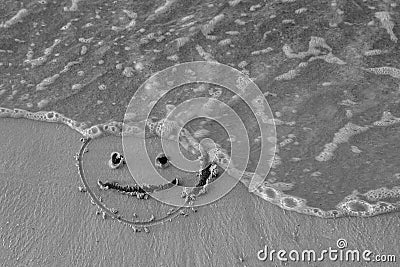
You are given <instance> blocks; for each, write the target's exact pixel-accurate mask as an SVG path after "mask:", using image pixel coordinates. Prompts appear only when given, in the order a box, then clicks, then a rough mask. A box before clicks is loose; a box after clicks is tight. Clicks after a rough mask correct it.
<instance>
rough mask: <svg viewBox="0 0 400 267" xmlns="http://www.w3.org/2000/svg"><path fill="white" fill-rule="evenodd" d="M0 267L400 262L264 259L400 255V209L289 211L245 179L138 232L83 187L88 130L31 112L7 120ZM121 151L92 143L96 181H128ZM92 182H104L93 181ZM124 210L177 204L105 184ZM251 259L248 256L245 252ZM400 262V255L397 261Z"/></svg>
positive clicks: (1, 164) (0, 146) (110, 140)
mask: <svg viewBox="0 0 400 267" xmlns="http://www.w3.org/2000/svg"><path fill="white" fill-rule="evenodd" d="M0 132H1V141H0V151H1V153H0V181H1V184H2V187H1V189H0V241H1V244H0V265H1V266H27V265H29V266H66V265H68V266H71V265H76V266H92V265H93V266H244V265H246V266H275V265H276V266H280V265H287V266H346V265H349V266H350V265H351V266H397V265H396V263H386V264H378V263H371V264H368V265H367V264H366V263H365V262H364V263H358V264H354V263H352V264H350V263H344V262H335V263H333V262H330V261H328V260H325V261H323V262H316V263H310V264H307V263H293V262H288V263H286V264H284V263H280V262H277V261H275V262H274V263H271V262H268V261H266V262H261V261H259V260H258V259H257V251H259V250H260V249H262V248H263V247H264V246H265V245H268V247H270V248H271V249H276V250H279V249H285V250H287V251H290V250H291V249H297V250H303V249H315V250H317V251H321V250H323V249H328V248H329V247H332V248H336V241H337V240H338V239H339V238H345V239H346V240H347V242H348V244H349V249H360V250H364V249H369V250H371V251H373V252H374V253H380V254H395V255H396V256H397V262H399V261H400V241H399V236H400V215H399V214H398V213H392V214H387V215H382V216H377V217H372V218H341V219H336V220H333V219H331V220H324V219H320V218H316V217H311V216H307V215H301V214H297V213H294V212H284V211H283V210H282V209H280V208H278V207H276V206H273V205H272V204H269V203H267V202H266V201H265V200H263V199H261V198H259V197H257V196H255V195H252V194H250V193H248V192H247V191H246V188H245V187H244V186H243V185H242V184H240V183H239V184H238V185H237V186H236V187H235V188H234V189H233V190H232V191H231V192H230V193H229V194H228V195H226V196H225V197H223V198H222V199H220V200H219V201H218V202H216V203H213V204H211V205H209V206H206V207H202V208H200V209H199V210H198V212H197V213H193V212H189V216H187V217H184V216H179V217H177V218H175V219H173V220H172V222H167V223H164V224H161V225H158V226H155V227H152V228H150V232H149V233H144V232H141V233H134V232H133V230H132V229H131V228H129V227H127V226H125V225H123V224H121V223H118V222H117V221H115V220H112V219H107V220H103V219H102V218H101V216H99V215H96V206H94V205H92V204H91V203H90V199H89V197H88V194H85V193H81V192H79V191H78V186H80V185H81V182H80V178H79V175H78V172H77V168H76V166H75V163H76V162H75V160H74V157H73V156H74V154H75V153H77V152H78V150H79V147H80V145H81V143H80V141H79V139H80V136H79V135H78V134H77V133H75V132H73V131H72V130H71V129H69V128H68V127H66V126H63V125H56V124H50V123H42V122H33V121H28V120H22V119H21V120H15V119H1V120H0ZM111 151H122V149H121V140H120V138H116V137H106V138H102V139H99V140H95V141H93V143H92V144H91V145H90V147H89V152H88V153H87V154H86V155H87V156H86V158H85V162H84V166H85V167H86V169H85V171H86V174H87V175H88V177H91V178H89V183H90V184H93V185H95V182H96V181H97V179H99V178H101V179H104V180H107V179H108V180H113V179H115V180H123V179H126V180H127V181H128V182H129V181H130V180H129V179H130V178H129V174H128V173H127V171H126V170H121V171H111V170H109V169H108V168H107V158H108V156H109V154H110V152H111ZM94 190H97V188H95V189H94ZM97 192H98V193H99V194H103V195H102V197H103V201H104V202H105V203H107V205H109V206H114V205H115V207H116V208H118V209H119V210H120V212H121V214H122V215H123V216H126V217H129V213H133V212H136V213H137V214H138V216H139V218H143V219H145V218H149V217H150V215H151V214H154V215H155V216H156V217H157V216H161V215H162V214H165V212H166V211H167V210H168V208H169V207H167V206H165V205H161V204H159V203H158V202H156V201H154V200H147V201H146V200H138V199H135V198H129V197H127V196H122V195H118V194H116V193H115V192H109V191H107V192H99V191H98V190H97ZM241 258H242V259H243V261H242V260H241ZM397 264H398V263H397Z"/></svg>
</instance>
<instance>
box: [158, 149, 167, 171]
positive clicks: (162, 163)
mask: <svg viewBox="0 0 400 267" xmlns="http://www.w3.org/2000/svg"><path fill="white" fill-rule="evenodd" d="M155 165H156V166H157V167H159V168H162V169H164V168H167V167H168V166H169V159H168V157H167V156H166V155H165V154H164V153H160V154H158V156H157V157H156V162H155Z"/></svg>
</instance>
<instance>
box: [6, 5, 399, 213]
mask: <svg viewBox="0 0 400 267" xmlns="http://www.w3.org/2000/svg"><path fill="white" fill-rule="evenodd" d="M332 3H334V4H332ZM162 4H163V3H159V2H150V1H135V3H132V2H129V1H120V3H119V4H118V5H115V4H114V3H108V2H106V1H96V2H93V1H81V2H78V3H77V4H74V3H73V2H71V1H61V2H58V3H54V2H51V1H47V2H46V1H43V3H40V2H30V3H27V2H23V3H21V4H16V3H14V2H13V1H9V2H6V3H5V4H4V5H2V6H1V7H0V14H1V16H0V17H2V18H3V17H4V19H2V21H1V23H3V24H2V26H1V27H0V55H1V56H0V58H1V60H0V62H1V65H0V77H1V81H0V106H1V107H4V108H9V109H13V108H20V109H23V110H26V111H30V112H37V111H55V112H58V113H60V114H63V115H64V116H65V117H66V118H69V119H71V120H73V121H76V122H77V123H76V124H75V123H74V122H72V121H70V120H68V119H65V120H64V121H63V123H66V124H68V125H70V126H73V128H75V129H77V130H78V131H80V132H84V130H85V129H88V127H89V126H92V125H97V124H109V125H111V126H110V127H108V131H109V132H117V133H118V132H119V129H118V125H119V124H118V123H114V124H113V123H111V124H110V122H113V121H115V122H122V120H123V118H124V114H125V111H126V109H127V106H128V104H129V101H130V100H131V98H132V96H133V94H134V93H135V92H136V90H137V88H139V86H140V85H141V84H142V83H143V82H144V81H145V80H146V79H147V78H149V77H150V76H151V75H152V74H154V73H156V72H157V71H161V70H163V69H165V68H166V67H170V66H172V65H174V64H177V63H182V62H189V61H196V60H206V61H214V60H215V61H218V62H220V63H223V64H227V65H230V66H233V67H235V68H237V69H239V70H241V71H242V72H243V73H244V74H248V75H249V76H250V77H251V79H252V80H254V82H255V83H256V84H257V85H258V86H259V88H260V90H261V91H262V92H263V93H264V94H265V97H266V99H267V100H268V103H269V105H270V107H271V110H272V111H273V113H274V116H275V118H274V119H275V124H276V131H277V148H278V150H277V151H276V157H275V161H274V164H273V168H272V169H271V171H270V172H269V174H268V176H267V179H266V183H265V184H264V185H263V186H262V187H259V188H258V190H257V191H256V192H255V193H256V194H257V195H259V196H261V197H262V198H264V199H266V200H267V201H270V202H272V203H275V204H277V205H279V206H281V207H282V208H285V209H289V210H296V211H299V212H302V213H307V214H313V215H317V216H321V217H334V216H342V215H354V216H370V215H376V214H380V213H386V212H389V211H393V210H397V209H398V208H399V205H400V202H399V201H400V200H399V198H400V188H399V186H400V178H399V177H400V170H399V168H400V167H399V166H400V156H399V153H396V152H397V151H399V150H400V147H399V144H400V142H399V141H400V109H399V103H400V89H399V88H400V81H399V79H400V62H399V58H400V55H399V52H398V51H399V49H398V48H399V42H398V40H397V36H398V35H400V32H399V30H398V29H399V28H398V23H397V22H398V21H399V18H400V13H399V11H400V9H399V6H398V5H396V3H395V1H386V2H385V3H375V2H374V1H364V2H362V3H361V2H360V3H359V2H355V1H318V2H317V1H315V3H310V2H309V1H304V0H297V1H270V2H268V3H266V4H265V5H264V4H262V5H260V6H257V4H258V1H228V2H226V3H224V4H221V3H218V2H216V1H209V2H207V3H204V2H202V1H175V2H174V4H172V5H171V6H168V7H165V9H163V8H161V9H157V8H159V7H160V6H162ZM21 8H25V9H26V11H24V12H22V13H18V11H19V10H21ZM156 10H158V11H157V12H156ZM133 12H135V13H136V15H135V14H134V13H133ZM17 14H19V16H20V17H15V15H17ZM190 15H192V16H190ZM382 18H386V20H385V19H382ZM208 89H209V88H207V90H208ZM177 95H179V96H182V95H183V94H177ZM190 96H191V95H188V96H186V97H190ZM192 97H193V96H192ZM170 99H172V102H174V101H176V102H180V101H183V100H184V98H179V97H175V96H170ZM167 100H168V98H166V101H167ZM170 104H171V103H170ZM160 106H161V107H162V109H163V108H164V107H165V105H164V103H161V104H160ZM138 108H139V109H140V107H138ZM233 108H234V109H235V110H237V113H238V114H239V115H241V116H242V117H243V118H244V121H245V122H247V123H248V124H249V125H248V126H251V123H252V120H251V117H252V114H250V113H249V112H248V111H246V108H245V107H244V106H243V105H240V103H239V104H238V105H236V106H233ZM161 114H162V113H161ZM1 115H2V116H5V117H7V116H11V117H12V116H14V117H21V116H25V115H26V114H24V113H21V112H19V113H17V114H15V113H13V114H11V113H7V112H6V111H5V110H1ZM155 115H157V110H155ZM158 115H160V114H158ZM25 117H26V116H25ZM156 117H157V116H156ZM30 118H32V119H38V120H46V118H44V117H40V116H39V117H38V116H30ZM47 120H48V119H47ZM52 120H58V121H60V120H59V119H58V118H54V117H53V118H52ZM81 122H82V123H84V124H83V125H79V124H80V123H81ZM212 128H213V129H214V128H217V127H212ZM217 132H218V133H217V134H214V133H213V137H214V138H215V139H218V138H217V137H218V135H219V134H220V133H219V132H220V131H219V130H218V131H217ZM256 133H257V131H254V132H252V131H250V134H254V135H257V134H256ZM227 148H229V144H228V145H227ZM251 151H253V152H254V153H252V154H251V156H252V157H254V158H253V160H254V161H257V159H258V155H257V146H256V145H254V144H253V147H251ZM249 168H251V166H249ZM244 182H246V181H244ZM287 197H290V198H287ZM379 201H382V202H379ZM305 202H306V204H305ZM333 210H334V212H330V213H327V212H326V211H333Z"/></svg>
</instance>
